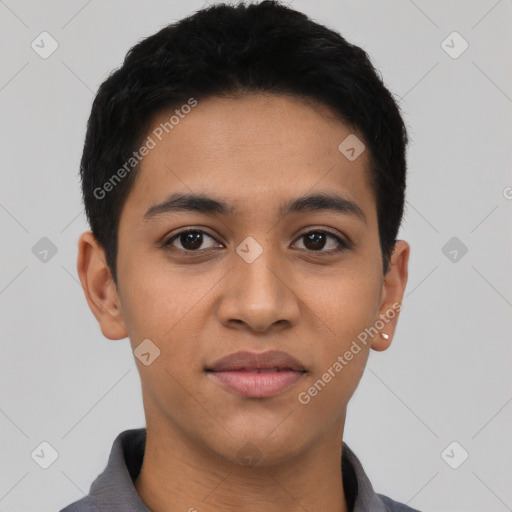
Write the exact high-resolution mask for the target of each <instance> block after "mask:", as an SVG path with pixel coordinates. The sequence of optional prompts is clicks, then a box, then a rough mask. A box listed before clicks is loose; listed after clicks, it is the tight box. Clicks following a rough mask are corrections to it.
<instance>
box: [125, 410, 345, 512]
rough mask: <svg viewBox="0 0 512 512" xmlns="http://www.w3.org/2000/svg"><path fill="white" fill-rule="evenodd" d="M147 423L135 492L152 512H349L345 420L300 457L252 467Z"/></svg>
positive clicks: (261, 462) (281, 459)
mask: <svg viewBox="0 0 512 512" xmlns="http://www.w3.org/2000/svg"><path fill="white" fill-rule="evenodd" d="M147 423H148V428H147V429H146V434H147V437H146V449H145V454H144V461H143V465H142V469H141V472H140V474H139V475H138V477H137V479H136V480H135V488H136V490H137V492H138V494H139V496H140V497H141V499H142V500H143V501H144V503H145V504H146V506H147V507H148V508H149V509H150V510H151V511H152V512H174V511H177V510H182V511H189V512H194V511H198V512H201V510H208V511H209V512H221V511H222V512H226V511H231V510H232V511H235V510H237V511H238V510H244V511H247V512H281V511H282V510H287V511H289V512H295V511H297V512H299V511H300V512H304V510H319V509H321V510H324V511H325V512H348V508H347V503H346V500H345V494H344V489H343V484H342V474H341V451H342V437H343V426H344V419H343V420H342V422H341V425H340V423H339V422H336V423H335V425H333V428H331V430H330V431H327V432H326V433H325V435H324V436H323V437H322V438H320V439H318V440H316V442H315V443H314V444H311V446H309V447H307V448H305V449H304V450H302V451H301V452H300V453H297V454H295V455H293V456H291V455H290V456H287V457H286V458H283V457H281V458H279V457H273V458H272V460H267V461H265V458H262V459H261V460H259V461H258V462H257V463H256V464H255V465H252V466H250V465H247V464H243V463H242V462H237V460H236V458H235V460H231V459H228V458H226V457H222V456H221V455H220V454H219V453H216V452H214V451H212V450H211V449H207V448H205V447H201V446H200V445H199V443H197V442H193V440H192V439H190V438H189V437H187V436H186V435H184V433H183V432H180V431H178V430H177V429H176V428H174V427H173V426H170V425H169V423H168V422H167V423H166V424H164V425H165V426H164V427H163V428H162V427H161V426H159V427H156V428H155V423H153V424H151V422H150V421H148V422H147ZM150 424H151V425H152V427H151V428H150V427H149V425H150ZM156 425H162V423H156Z"/></svg>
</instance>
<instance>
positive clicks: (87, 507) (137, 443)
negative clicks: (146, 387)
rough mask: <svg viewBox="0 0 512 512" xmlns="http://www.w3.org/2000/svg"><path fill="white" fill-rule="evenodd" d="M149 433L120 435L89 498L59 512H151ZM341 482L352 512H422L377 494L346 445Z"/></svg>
mask: <svg viewBox="0 0 512 512" xmlns="http://www.w3.org/2000/svg"><path fill="white" fill-rule="evenodd" d="M145 446H146V429H145V428H138V429H130V430H125V431H124V432H121V433H120V434H119V435H118V436H117V437H116V439H115V440H114V444H113V445H112V450H111V452H110V456H109V459H108V463H107V466H106V468H105V470H104V471H103V473H101V474H100V475H98V476H97V477H96V479H95V480H94V481H93V483H92V484H91V488H90V490H89V494H88V495H87V496H84V497H83V498H82V499H80V500H78V501H75V502H74V503H71V504H70V505H68V506H67V507H66V508H64V509H62V510H61V511H60V512H151V511H150V509H149V508H148V507H147V506H146V505H145V504H144V502H143V501H142V499H141V498H140V496H139V495H138V494H137V491H136V489H135V485H134V483H133V482H134V480H135V479H136V478H137V476H138V474H139V472H140V470H141V467H142V461H143V459H144V449H145ZM341 467H342V479H343V489H344V491H345V498H346V500H347V504H348V507H349V511H350V512H419V511H418V510H416V509H413V508H410V507H408V506H407V505H404V504H402V503H398V502H396V501H393V500H392V499H390V498H388V497H387V496H383V495H382V494H376V493H375V491H374V490H373V487H372V484H371V483H370V480H369V479H368V477H367V476H366V473H365V472H364V470H363V467H362V465H361V463H360V462H359V459H358V458H357V457H356V456H355V455H354V453H353V452H352V451H351V450H350V448H349V447H348V446H347V445H346V444H345V443H343V450H342V457H341Z"/></svg>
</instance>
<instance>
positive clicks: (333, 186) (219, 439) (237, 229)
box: [78, 94, 410, 512]
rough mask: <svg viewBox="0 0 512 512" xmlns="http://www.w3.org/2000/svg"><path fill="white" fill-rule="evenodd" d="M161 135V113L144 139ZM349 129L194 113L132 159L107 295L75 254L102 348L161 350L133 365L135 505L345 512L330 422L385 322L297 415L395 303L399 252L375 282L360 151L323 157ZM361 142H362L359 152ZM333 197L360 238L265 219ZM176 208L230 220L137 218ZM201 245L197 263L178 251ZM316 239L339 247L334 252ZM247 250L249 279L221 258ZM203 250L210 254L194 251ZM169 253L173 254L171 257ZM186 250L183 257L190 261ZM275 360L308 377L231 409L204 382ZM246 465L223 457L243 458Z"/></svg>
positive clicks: (402, 246)
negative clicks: (345, 203)
mask: <svg viewBox="0 0 512 512" xmlns="http://www.w3.org/2000/svg"><path fill="white" fill-rule="evenodd" d="M168 118H169V113H167V112H166V113H162V114H160V115H159V116H157V117H156V118H155V120H154V126H158V124H159V123H160V122H162V121H165V120H167V119H168ZM351 133H354V132H353V130H351V129H350V128H349V127H348V126H346V125H345V124H343V123H342V122H340V121H339V120H338V119H336V118H335V117H334V116H333V115H332V113H331V112H330V111H329V109H327V108H326V107H324V106H321V105H317V104H315V103H314V102H307V103H306V102H304V101H302V100H299V99H295V98H292V97H287V96H279V95H273V94H265V95H262V94H260V95H255V94H252V95H243V96H239V97H236V98H220V97H215V98H210V99H207V100H202V101H199V103H198V105H197V106H196V107H195V108H194V109H193V110H192V112H191V113H190V114H189V115H187V116H186V117H185V118H184V119H182V120H181V121H180V123H179V124H178V125H177V126H175V127H174V129H173V130H172V131H171V132H170V133H169V134H167V135H166V136H165V137H164V138H163V139H162V141H161V142H158V144H157V146H156V147H155V148H154V149H152V150H151V151H150V153H149V154H148V155H147V156H146V157H145V158H144V159H143V161H142V163H141V168H140V174H139V175H138V176H137V179H136V181H135V185H134V188H133V189H132V190H131V192H130V194H129V196H128V199H127V201H126V203H125V205H124V206H123V209H122V213H121V220H120V226H119V252H118V260H117V264H118V287H116V286H115V284H114V282H113V281H112V279H111V275H110V271H109V268H108V267H107V265H106V263H105V255H104V252H103V249H102V248H101V247H100V246H99V245H98V243H97V242H96V240H95V239H94V237H93V236H92V234H91V232H85V233H84V234H82V236H81V237H80V240H79V256H78V273H79V276H80V280H81V283H82V286H83V289H84V292H85V295H86V298H87V301H88V304H89V306H90V308H91V310H92V312H93V314H94V315H95V317H96V318H97V320H98V322H99V325H100V328H101V331H102V333H103V335H104V336H105V337H107V338H108V339H111V340H118V339H122V338H125V337H127V336H128V337H129V339H130V343H131V347H132V349H135V348H136V347H137V346H138V345H139V344H140V343H141V342H142V341H143V340H145V339H150V340H152V342H153V343H155V345H157V346H158V347H159V349H160V351H161V354H160V356H159V357H158V358H157V359H155V361H154V362H153V363H152V364H150V365H149V366H145V365H143V364H142V363H141V362H140V361H139V360H138V359H137V358H135V361H136V364H137V368H138V371H139V374H140V378H141V384H142V393H143V403H144V409H145V414H146V422H147V444H146V452H145V458H144V464H143V467H142V470H141V473H140V475H139V477H138V478H137V479H136V481H135V487H136V489H137V492H138V493H139V495H140V496H141V498H142V500H143V501H144V502H145V503H146V505H147V506H148V507H149V508H150V509H151V510H153V511H154V512H170V511H171V510H172V511H176V510H190V509H191V508H192V510H193V509H194V508H195V509H196V510H198V511H201V510H209V511H211V512H216V511H226V510H244V511H248V512H251V511H258V512H262V511H264V512H265V511H269V512H270V511H276V512H277V511H279V512H281V511H282V510H289V511H299V510H300V511H304V510H308V511H312V510H325V511H332V512H334V511H336V512H340V511H342V512H344V511H346V510H347V504H346V500H345V494H344V489H343V485H342V479H341V464H340V460H341V450H342V441H343V430H344V425H345V416H346V408H347V404H348V402H349V399H350V398H351V396H352V394H353V393H354V391H355V389H356V387H357V385H358V383H359V380H360V378H361V376H362V373H363V370H364V367H365V365H366V362H367V358H368V355H369V351H370V345H371V348H372V349H374V350H377V351H381V350H385V349H387V348H388V347H389V345H390V343H391V340H392V338H393V333H394V331H395V329H396V324H397V320H398V316H399V315H398V313H397V314H396V315H395V316H394V318H393V319H391V320H390V321H389V322H388V323H386V325H385V327H384V328H383V329H382V331H383V332H385V333H387V334H389V339H387V340H386V339H384V338H383V337H382V336H380V334H377V335H376V336H375V337H374V338H373V340H372V339H371V338H369V343H368V344H367V345H361V348H362V350H361V351H360V352H359V353H358V354H357V355H355V356H354V357H353V359H352V360H351V361H350V362H349V363H348V364H347V365H346V366H345V367H344V368H343V370H342V371H341V372H339V373H338V374H337V375H336V377H335V378H333V379H332V380H331V382H329V383H328V384H327V385H326V386H325V388H324V389H323V390H322V391H321V392H319V393H318V394H317V396H315V397H314V398H312V399H311V401H310V402H309V403H308V404H307V405H304V404H301V403H300V402H299V401H298V399H297V396H298V394H299V393H300V392H301V391H305V390H306V391H307V389H308V388H309V387H310V386H311V385H312V384H313V383H314V382H315V381H317V380H318V379H319V378H321V377H322V374H324V372H326V371H327V369H328V368H329V367H332V365H333V363H334V362H335V361H336V360H337V357H338V356H339V355H343V354H344V353H345V352H346V350H348V348H349V347H350V345H351V343H352V341H353V340H354V339H356V337H357V335H358V334H359V333H361V332H362V331H364V329H365V328H366V327H369V326H372V325H374V324H375V322H376V321H377V320H378V319H379V318H382V315H384V314H385V312H386V311H389V310H391V309H393V304H396V303H401V301H402V298H403V294H404V291H405V287H406V283H407V265H408V259H409V252H410V247H409V244H408V243H407V242H405V241H397V243H396V245H395V249H394V252H393V255H392V261H391V267H390V270H389V271H388V272H387V274H386V275H385V276H384V275H383V269H382V261H381V250H380V245H379V236H378V225H377V212H376V204H375V197H374V195H373V192H372V190H371V188H370V185H369V181H368V152H367V151H364V152H363V153H362V154H361V156H359V157H358V158H357V159H356V160H354V161H349V160H348V159H347V158H346V157H345V156H344V155H343V154H342V153H341V152H340V151H339V150H338V145H339V144H340V142H341V141H343V140H344V139H345V138H346V137H347V136H348V135H349V134H351ZM359 138H360V139H361V140H362V136H360V137H359ZM320 191H322V192H336V193H338V194H340V195H343V196H344V197H346V198H348V199H350V200H352V201H354V202H355V203H357V205H358V206H359V207H360V208H361V210H362V211H363V212H364V215H365V217H366V223H365V222H362V221H361V220H359V219H358V218H356V217H355V216H351V215H348V214H340V213H335V212H332V211H310V212H303V213H295V214H291V215H290V216H288V217H284V218H283V217H279V216H278V214H277V209H278V207H279V206H280V205H281V203H282V202H283V201H285V200H288V199H293V198H296V197H298V196H301V195H303V194H305V193H311V192H320ZM174 192H184V193H190V192H195V193H197V192H201V193H204V194H206V195H209V196H213V197H215V198H217V199H222V200H224V201H227V202H229V203H230V204H232V205H233V206H234V207H235V208H236V209H237V211H238V213H237V214H236V215H234V216H223V215H206V214H203V213H196V212H173V213H166V214H163V215H161V216H158V217H155V218H153V219H152V220H151V221H144V220H143V215H144V213H145V212H146V210H147V209H148V208H150V207H151V206H152V205H154V204H156V203H160V202H161V201H163V200H165V199H166V198H167V197H168V196H169V195H170V194H171V193H174ZM187 227H194V228H196V229H202V230H203V231H204V232H205V233H206V234H205V235H203V243H202V245H199V244H198V245H199V247H200V248H199V250H200V251H202V254H201V253H199V254H198V253H197V252H195V253H194V254H193V255H192V257H187V256H186V255H184V253H185V252H186V249H187V248H188V249H189V250H188V252H189V253H191V252H193V247H192V249H190V247H191V246H192V245H193V244H190V243H189V244H188V245H187V243H186V239H185V240H184V239H183V237H182V238H181V242H180V237H177V239H175V241H174V243H173V245H172V246H170V247H168V248H167V249H166V248H165V247H162V246H161V244H162V242H163V241H164V240H168V239H169V238H171V236H173V235H174V234H176V233H177V232H179V231H180V230H183V229H184V228H187ZM322 229H327V230H332V231H333V232H334V233H335V234H336V235H338V236H340V238H342V239H343V237H345V238H344V239H345V240H346V239H347V238H348V239H349V240H350V241H351V242H352V246H351V248H349V249H345V250H343V251H340V252H334V251H333V250H334V249H336V248H337V247H339V243H338V242H337V241H336V239H334V238H331V237H330V236H328V237H327V238H326V240H325V243H324V246H323V247H322V245H321V244H319V245H318V247H319V248H318V249H317V250H315V245H314V244H313V243H311V242H308V239H307V238H306V237H304V236H303V235H305V234H307V233H310V232H311V231H313V232H316V233H318V231H319V230H322ZM247 236H252V237H253V238H254V239H255V240H256V241H257V242H258V243H259V244H260V246H261V247H262V249H263V252H262V254H261V255H260V256H259V257H258V258H257V259H256V260H255V261H253V262H252V263H247V262H246V261H245V260H244V259H242V258H241V257H240V256H239V255H238V254H237V252H236V248H237V246H238V245H239V244H240V243H241V242H242V241H243V240H244V239H245V238H246V237H247ZM210 237H212V238H210ZM183 242H185V243H183ZM196 251H197V249H196ZM271 349H279V350H283V351H285V352H288V353H289V354H291V355H293V356H294V357H296V358H297V359H299V361H301V362H302V364H303V365H304V366H305V368H306V369H307V370H308V373H307V374H305V375H304V376H303V377H302V378H301V380H300V381H299V382H298V383H297V384H295V385H294V386H293V387H292V388H290V389H288V390H286V391H284V392H283V393H280V394H278V395H275V396H272V397H270V398H263V399H255V398H247V397H244V396H240V395H236V394H235V393H233V392H231V391H229V390H226V389H225V388H223V387H222V386H221V385H219V384H218V383H217V382H216V381H215V379H214V378H212V377H211V375H208V374H207V373H205V370H204V369H205V367H206V366H208V364H211V363H212V362H213V361H215V360H217V359H219V358H221V357H223V356H225V355H227V354H230V353H232V352H235V351H238V350H249V351H254V352H263V351H266V350H271ZM248 442H250V443H252V444H253V445H255V446H256V447H257V449H258V450H259V453H260V455H261V458H260V460H259V461H258V463H257V464H256V465H254V466H251V465H249V464H246V463H244V462H243V461H241V460H240V459H239V458H238V457H237V453H238V452H239V450H241V449H242V448H243V447H244V446H245V445H246V443H248Z"/></svg>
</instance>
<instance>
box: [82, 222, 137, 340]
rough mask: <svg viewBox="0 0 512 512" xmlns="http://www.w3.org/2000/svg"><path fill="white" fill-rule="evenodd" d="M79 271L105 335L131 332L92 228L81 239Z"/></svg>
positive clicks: (113, 336)
mask: <svg viewBox="0 0 512 512" xmlns="http://www.w3.org/2000/svg"><path fill="white" fill-rule="evenodd" d="M77 270H78V276H79V277H80V282H81V283H82V288H83V290H84V293H85V298H86V299H87V303H88V304H89V308H90V309H91V311H92V313H93V315H94V316H95V317H96V320H98V323H99V324H100V329H101V332H102V333H103V336H105V337H106V338H108V339H110V340H120V339H122V338H126V337H127V336H128V333H127V331H126V327H125V324H124V320H123V316H122V312H121V302H120V300H119V296H118V294H117V288H116V286H115V283H114V280H113V279H112V274H111V272H110V269H109V267H108V265H107V263H106V258H105V252H104V250H103V248H102V247H101V246H100V244H99V243H98V241H97V240H96V238H95V237H94V235H93V234H92V232H91V231H86V232H85V233H82V235H81V236H80V238H79V240H78V261H77Z"/></svg>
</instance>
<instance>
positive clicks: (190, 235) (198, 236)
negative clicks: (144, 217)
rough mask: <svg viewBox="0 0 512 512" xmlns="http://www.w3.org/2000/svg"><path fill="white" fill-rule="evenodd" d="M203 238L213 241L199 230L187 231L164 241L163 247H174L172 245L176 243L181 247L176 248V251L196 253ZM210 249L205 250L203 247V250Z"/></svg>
mask: <svg viewBox="0 0 512 512" xmlns="http://www.w3.org/2000/svg"><path fill="white" fill-rule="evenodd" d="M205 236H206V237H207V238H209V239H210V240H215V239H214V238H213V237H212V236H210V235H208V234H207V233H206V232H205V231H202V230H200V229H187V230H186V231H180V232H179V233H177V234H175V235H174V236H172V237H171V238H169V239H168V240H167V241H165V242H164V244H163V245H164V247H168V246H170V245H172V246H173V247H176V246H175V245H174V242H175V241H176V242H178V243H179V244H181V247H176V248H177V249H179V250H182V251H188V252H198V249H200V248H201V245H202V244H203V242H204V237H205ZM212 247H213V246H210V247H206V248H205V247H203V249H211V248H212Z"/></svg>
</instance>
